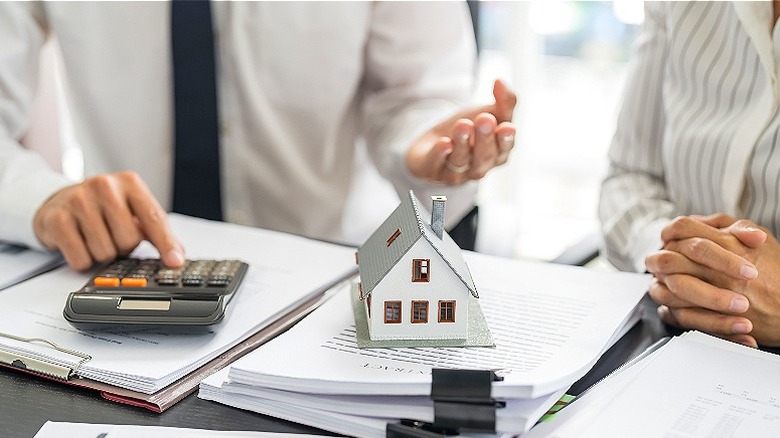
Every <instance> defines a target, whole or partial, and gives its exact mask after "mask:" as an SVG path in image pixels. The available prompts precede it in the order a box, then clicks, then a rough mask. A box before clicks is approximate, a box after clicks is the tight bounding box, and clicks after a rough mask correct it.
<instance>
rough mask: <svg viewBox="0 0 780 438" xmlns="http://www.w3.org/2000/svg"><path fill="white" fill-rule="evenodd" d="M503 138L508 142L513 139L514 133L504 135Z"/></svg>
mask: <svg viewBox="0 0 780 438" xmlns="http://www.w3.org/2000/svg"><path fill="white" fill-rule="evenodd" d="M503 140H504V142H506V143H509V142H511V141H514V140H515V136H514V135H505V136H504V138H503Z"/></svg>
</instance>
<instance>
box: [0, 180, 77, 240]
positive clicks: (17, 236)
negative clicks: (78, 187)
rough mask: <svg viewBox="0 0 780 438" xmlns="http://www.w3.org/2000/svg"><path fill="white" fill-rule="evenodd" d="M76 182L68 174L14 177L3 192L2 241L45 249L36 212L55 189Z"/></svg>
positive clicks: (0, 207)
mask: <svg viewBox="0 0 780 438" xmlns="http://www.w3.org/2000/svg"><path fill="white" fill-rule="evenodd" d="M71 184H73V182H72V181H70V180H68V179H67V178H66V177H65V175H62V174H59V173H55V172H51V171H39V172H32V173H30V174H27V175H25V176H23V177H21V178H18V179H16V180H14V181H13V182H12V183H11V184H9V185H7V186H5V187H3V190H2V191H1V192H0V240H6V241H9V242H14V243H19V244H24V245H27V246H29V247H30V248H34V249H41V250H46V248H44V247H43V245H42V244H41V242H40V241H39V240H38V238H37V237H36V236H35V230H34V228H33V219H34V218H35V213H37V211H38V209H39V208H40V207H41V205H43V203H44V202H45V201H46V200H47V199H49V197H51V196H52V195H53V194H54V193H55V192H57V191H58V190H60V189H62V188H63V187H66V186H69V185H71Z"/></svg>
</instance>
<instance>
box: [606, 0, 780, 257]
mask: <svg viewBox="0 0 780 438" xmlns="http://www.w3.org/2000/svg"><path fill="white" fill-rule="evenodd" d="M645 12H646V13H645V24H644V25H643V28H642V31H641V32H640V35H639V36H638V38H637V41H636V43H635V47H634V54H633V58H632V62H631V67H630V69H629V74H628V78H627V82H626V91H625V94H624V101H623V105H622V108H621V112H620V115H619V118H618V127H617V130H616V133H615V137H614V139H613V143H612V147H611V149H610V153H609V159H610V172H609V175H608V177H607V178H606V180H605V181H604V183H603V185H602V193H601V201H600V205H599V215H600V218H601V222H602V231H603V233H604V235H605V240H606V243H607V254H608V256H609V258H610V260H611V261H612V263H614V264H615V265H616V266H617V267H619V268H621V269H627V270H644V257H645V256H646V255H647V254H648V253H649V252H651V251H653V250H655V249H658V248H659V247H660V235H659V232H660V229H661V227H662V226H663V225H664V224H665V223H666V222H667V221H668V220H670V219H671V218H673V217H674V216H677V215H681V214H712V213H727V214H731V215H734V216H737V217H745V218H749V219H751V220H754V221H756V222H758V223H759V224H761V225H764V226H767V227H769V228H770V229H772V231H773V232H774V233H775V235H776V234H777V232H778V226H780V224H778V215H779V214H780V211H778V209H779V208H780V207H778V205H779V204H780V147H777V142H778V130H780V121H778V113H777V101H778V100H777V98H776V96H777V81H776V76H777V74H776V70H777V69H776V67H775V60H774V59H775V54H774V53H773V51H774V50H775V44H774V43H773V38H772V31H771V30H772V23H771V18H772V6H771V2H748V3H739V4H737V3H730V2H662V3H655V2H652V3H651V2H648V3H646V6H645ZM778 59H780V56H778Z"/></svg>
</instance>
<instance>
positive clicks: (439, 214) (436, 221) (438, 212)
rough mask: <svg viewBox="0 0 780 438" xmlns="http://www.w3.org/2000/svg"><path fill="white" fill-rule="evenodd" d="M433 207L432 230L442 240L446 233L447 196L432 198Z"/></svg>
mask: <svg viewBox="0 0 780 438" xmlns="http://www.w3.org/2000/svg"><path fill="white" fill-rule="evenodd" d="M431 200H432V201H433V207H432V208H431V228H433V232H434V233H436V236H437V237H438V238H439V239H441V238H442V233H443V232H444V204H446V203H447V197H446V196H431Z"/></svg>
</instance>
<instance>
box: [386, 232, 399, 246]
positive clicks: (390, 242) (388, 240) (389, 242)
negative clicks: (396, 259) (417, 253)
mask: <svg viewBox="0 0 780 438" xmlns="http://www.w3.org/2000/svg"><path fill="white" fill-rule="evenodd" d="M400 235H401V229H400V228H397V229H396V230H395V233H393V235H392V236H390V238H389V239H387V246H390V244H392V243H393V241H394V240H395V239H396V238H398V236H400Z"/></svg>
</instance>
